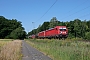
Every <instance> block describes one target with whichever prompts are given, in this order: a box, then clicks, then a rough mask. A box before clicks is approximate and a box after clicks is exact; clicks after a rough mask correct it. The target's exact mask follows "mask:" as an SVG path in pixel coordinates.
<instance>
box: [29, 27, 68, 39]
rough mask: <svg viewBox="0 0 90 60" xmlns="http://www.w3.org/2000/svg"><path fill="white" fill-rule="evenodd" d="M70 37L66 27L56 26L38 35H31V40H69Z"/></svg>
mask: <svg viewBox="0 0 90 60" xmlns="http://www.w3.org/2000/svg"><path fill="white" fill-rule="evenodd" d="M67 37H68V29H67V27H66V26H56V27H54V28H51V29H48V30H45V31H41V32H39V33H38V34H36V35H31V36H30V38H39V39H41V38H43V39H44V38H48V39H51V38H59V39H61V38H67Z"/></svg>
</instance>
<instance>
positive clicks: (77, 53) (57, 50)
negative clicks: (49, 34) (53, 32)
mask: <svg viewBox="0 0 90 60" xmlns="http://www.w3.org/2000/svg"><path fill="white" fill-rule="evenodd" d="M26 41H27V42H28V43H29V44H30V45H32V46H34V47H35V48H37V49H38V50H40V51H41V52H43V53H44V54H45V55H47V56H50V57H51V58H52V59H53V60H90V42H83V41H78V40H69V39H67V40H54V39H53V40H26Z"/></svg>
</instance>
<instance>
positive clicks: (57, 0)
mask: <svg viewBox="0 0 90 60" xmlns="http://www.w3.org/2000/svg"><path fill="white" fill-rule="evenodd" d="M57 1H58V0H55V2H54V3H53V4H52V5H51V6H50V7H49V9H48V10H47V11H46V12H45V13H44V14H43V15H42V16H41V17H40V18H39V19H38V20H37V21H39V20H41V19H42V18H43V17H44V16H45V15H46V14H47V13H48V11H49V10H50V9H51V8H52V7H53V6H54V5H55V3H56V2H57Z"/></svg>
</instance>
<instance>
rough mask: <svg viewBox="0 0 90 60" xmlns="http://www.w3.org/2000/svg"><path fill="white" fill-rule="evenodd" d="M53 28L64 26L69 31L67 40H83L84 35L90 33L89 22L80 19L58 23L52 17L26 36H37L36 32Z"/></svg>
mask: <svg viewBox="0 0 90 60" xmlns="http://www.w3.org/2000/svg"><path fill="white" fill-rule="evenodd" d="M55 26H66V27H67V28H68V31H69V33H68V38H85V33H86V32H90V20H89V21H86V20H84V21H81V20H80V19H75V20H72V21H70V22H68V21H67V22H63V21H62V22H60V21H58V20H57V18H56V17H53V18H52V19H51V20H50V22H44V23H43V24H42V25H39V27H38V28H37V29H34V30H32V31H31V32H29V33H28V35H32V34H37V33H38V32H41V31H44V30H47V29H49V28H53V27H55Z"/></svg>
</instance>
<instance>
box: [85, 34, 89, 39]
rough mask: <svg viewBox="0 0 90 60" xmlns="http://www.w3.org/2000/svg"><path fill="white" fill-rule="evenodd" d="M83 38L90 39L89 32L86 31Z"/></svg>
mask: <svg viewBox="0 0 90 60" xmlns="http://www.w3.org/2000/svg"><path fill="white" fill-rule="evenodd" d="M85 39H87V40H90V32H87V33H86V34H85Z"/></svg>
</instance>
